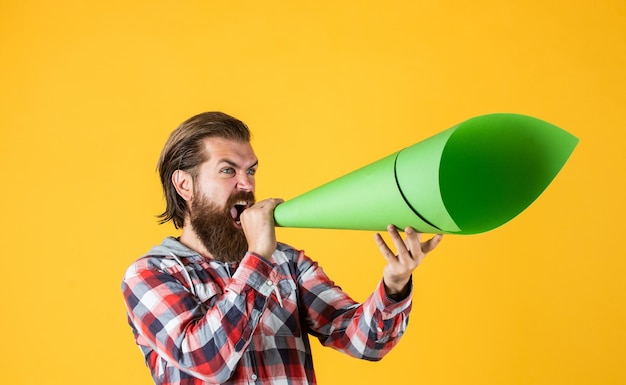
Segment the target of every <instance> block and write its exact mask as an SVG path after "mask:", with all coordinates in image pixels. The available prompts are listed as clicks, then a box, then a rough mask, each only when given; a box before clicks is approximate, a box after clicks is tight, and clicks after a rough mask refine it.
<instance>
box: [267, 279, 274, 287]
mask: <svg viewBox="0 0 626 385" xmlns="http://www.w3.org/2000/svg"><path fill="white" fill-rule="evenodd" d="M265 284H266V285H267V286H272V285H273V284H274V282H272V281H270V280H269V279H268V280H267V281H265Z"/></svg>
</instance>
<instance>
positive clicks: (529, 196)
mask: <svg viewBox="0 0 626 385" xmlns="http://www.w3.org/2000/svg"><path fill="white" fill-rule="evenodd" d="M577 142H578V140H577V139H576V138H575V137H573V136H572V135H570V134H569V133H567V132H566V131H563V130H561V129H560V128H558V127H555V126H553V125H551V124H549V123H547V122H544V121H541V120H539V119H535V118H532V117H528V116H524V115H514V114H493V115H486V116H481V117H477V118H473V119H470V120H468V121H466V122H464V123H462V124H461V125H460V126H459V127H458V128H457V130H456V131H455V132H454V133H453V135H451V136H450V139H449V140H448V142H447V143H446V146H445V148H444V150H443V152H442V158H441V164H440V169H439V181H440V191H441V197H442V200H443V202H444V205H445V207H446V209H447V210H448V212H449V213H450V216H451V217H452V218H453V219H454V221H455V222H456V223H457V224H458V226H459V228H460V229H461V232H462V233H463V234H475V233H480V232H484V231H488V230H491V229H494V228H496V227H498V226H500V225H502V224H504V223H506V222H508V221H509V220H511V219H512V218H514V217H515V216H517V215H518V214H519V213H521V212H522V211H523V210H524V209H526V208H527V207H528V206H529V205H530V204H531V203H532V202H533V201H534V200H535V199H536V198H537V197H538V196H539V195H540V194H541V193H542V192H543V190H544V189H545V188H546V187H547V186H548V185H549V184H550V182H551V181H552V179H553V178H554V177H555V176H556V174H557V173H558V172H559V171H560V169H561V168H562V167H563V165H564V164H565V162H566V161H567V159H568V157H569V155H570V154H571V152H572V151H573V149H574V147H575V146H576V143H577Z"/></svg>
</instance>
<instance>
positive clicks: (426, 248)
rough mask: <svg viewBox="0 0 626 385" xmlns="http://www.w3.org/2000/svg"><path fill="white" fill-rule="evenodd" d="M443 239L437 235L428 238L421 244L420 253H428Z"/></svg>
mask: <svg viewBox="0 0 626 385" xmlns="http://www.w3.org/2000/svg"><path fill="white" fill-rule="evenodd" d="M442 238H443V234H437V235H435V236H434V237H432V238H430V239H429V240H428V241H426V242H424V243H422V251H423V252H424V253H430V252H431V251H433V250H434V249H435V247H437V245H438V244H439V242H441V239H442Z"/></svg>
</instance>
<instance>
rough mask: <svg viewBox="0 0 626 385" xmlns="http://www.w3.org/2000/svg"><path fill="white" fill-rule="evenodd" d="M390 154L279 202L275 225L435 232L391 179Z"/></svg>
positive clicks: (437, 230) (391, 162)
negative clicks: (410, 227)
mask: <svg viewBox="0 0 626 385" xmlns="http://www.w3.org/2000/svg"><path fill="white" fill-rule="evenodd" d="M397 155H398V153H397V152H396V153H394V154H391V155H389V156H387V157H385V158H383V159H380V160H378V161H376V162H374V163H372V164H369V165H367V166H365V167H362V168H360V169H358V170H356V171H353V172H351V173H349V174H347V175H344V176H342V177H340V178H338V179H335V180H333V181H331V182H329V183H326V184H324V185H322V186H320V187H317V188H315V189H313V190H311V191H309V192H308V193H305V194H303V195H300V196H298V197H296V198H293V199H291V200H288V201H286V202H284V203H281V204H280V205H278V206H277V207H276V209H275V210H274V220H275V223H276V226H280V227H301V228H324V229H351V230H375V231H384V230H385V229H386V228H387V225H389V224H393V225H395V226H396V227H398V228H400V229H404V228H405V227H407V226H412V227H414V228H415V229H416V230H418V231H421V232H430V233H436V232H440V230H439V229H437V228H435V227H433V226H431V225H429V224H428V223H426V222H424V221H423V220H421V219H420V218H419V216H418V215H416V214H415V212H414V211H413V210H412V209H411V208H410V207H409V206H408V204H407V203H406V201H405V200H404V197H403V196H402V194H401V193H400V191H399V189H398V185H397V183H396V179H395V172H394V167H395V161H396V157H397Z"/></svg>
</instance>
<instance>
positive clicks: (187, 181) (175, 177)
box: [172, 170, 193, 202]
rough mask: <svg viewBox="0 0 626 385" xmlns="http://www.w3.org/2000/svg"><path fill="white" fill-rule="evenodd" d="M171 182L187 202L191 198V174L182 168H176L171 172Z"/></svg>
mask: <svg viewBox="0 0 626 385" xmlns="http://www.w3.org/2000/svg"><path fill="white" fill-rule="evenodd" d="M172 184H173V185H174V188H175V189H176V192H177V193H178V195H180V196H181V197H182V198H183V199H184V200H185V201H187V202H189V201H190V200H191V199H192V198H193V178H192V177H191V174H189V173H188V172H186V171H183V170H176V171H174V173H173V174H172Z"/></svg>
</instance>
